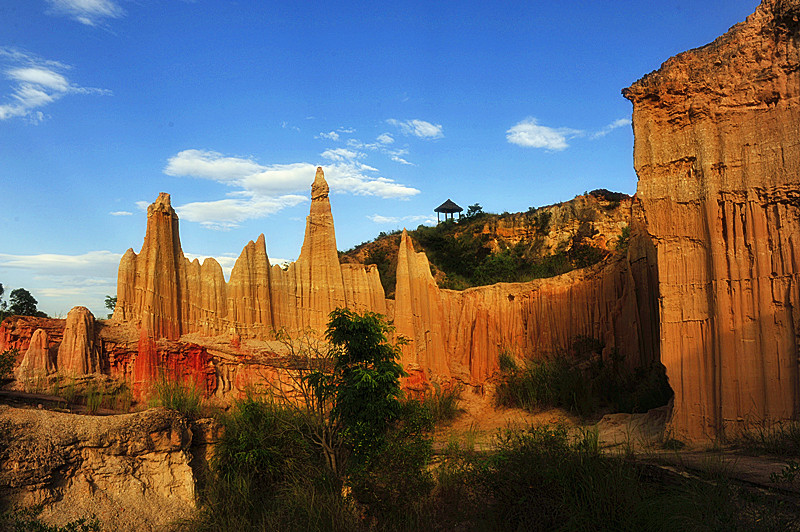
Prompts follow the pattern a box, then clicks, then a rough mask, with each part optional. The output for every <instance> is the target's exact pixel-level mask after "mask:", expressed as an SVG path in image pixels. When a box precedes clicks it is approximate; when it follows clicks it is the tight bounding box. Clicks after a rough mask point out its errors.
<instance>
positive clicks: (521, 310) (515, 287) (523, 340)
mask: <svg viewBox="0 0 800 532" xmlns="http://www.w3.org/2000/svg"><path fill="white" fill-rule="evenodd" d="M635 269H636V266H635V264H634V265H632V264H631V263H629V262H628V260H627V259H625V258H623V257H620V258H619V259H618V260H615V261H610V262H604V263H601V264H598V265H596V266H593V267H591V268H585V269H582V270H575V271H572V272H569V273H567V274H564V275H560V276H557V277H552V278H549V279H538V280H536V281H531V282H527V283H498V284H494V285H491V286H482V287H476V288H469V289H467V290H464V291H455V290H443V289H440V288H439V287H438V286H436V282H435V281H434V279H433V276H432V275H431V271H430V267H429V265H428V260H427V258H426V256H425V254H424V253H415V252H414V249H413V246H412V243H411V239H410V238H409V237H408V235H407V233H405V232H404V233H403V236H402V239H401V244H400V252H399V260H398V272H397V290H396V299H395V307H394V323H395V326H396V328H397V332H398V334H400V335H402V336H404V337H406V338H407V339H409V343H408V344H407V345H405V346H403V363H404V364H405V365H406V366H407V367H412V368H415V369H416V368H419V369H421V370H422V371H423V373H424V375H425V377H426V378H427V379H430V380H437V379H442V378H445V379H446V378H449V377H455V378H458V379H459V380H461V381H463V382H468V383H472V384H481V383H483V382H485V381H486V380H487V379H488V378H489V377H490V376H491V375H492V374H493V373H494V372H495V371H496V370H497V369H498V359H499V355H500V353H501V352H502V351H508V352H510V353H513V354H515V355H516V356H518V357H519V358H534V359H535V358H539V357H543V356H546V355H549V354H554V353H556V352H558V351H567V350H568V349H569V348H570V347H571V345H572V342H573V341H574V340H575V338H576V337H578V336H586V337H590V338H595V339H598V340H600V341H602V343H603V344H604V346H605V353H606V355H608V354H609V353H610V352H611V351H612V350H616V351H617V352H618V353H619V354H621V355H622V356H623V357H624V358H625V359H626V361H627V362H628V364H629V365H630V366H631V367H637V366H640V365H647V364H650V363H652V362H653V361H655V360H657V359H658V358H657V352H656V351H655V349H654V345H653V343H652V338H653V336H654V334H653V330H652V327H653V325H652V323H651V322H648V321H643V320H642V317H644V318H645V319H646V318H648V316H649V307H650V305H651V298H652V294H651V293H650V294H648V293H647V291H646V288H645V287H642V290H641V291H640V292H637V290H636V289H635V285H634V270H635Z"/></svg>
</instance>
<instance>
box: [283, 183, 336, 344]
mask: <svg viewBox="0 0 800 532" xmlns="http://www.w3.org/2000/svg"><path fill="white" fill-rule="evenodd" d="M328 192H329V187H328V183H327V182H326V181H325V174H324V173H323V172H322V168H321V167H320V168H317V173H316V176H315V177H314V183H313V184H312V185H311V212H310V213H309V215H308V217H307V218H306V234H305V238H304V239H303V247H302V249H301V250H300V258H298V259H297V262H296V263H295V264H294V268H293V269H292V270H291V271H292V272H293V273H294V276H295V283H296V288H295V289H296V298H297V299H296V300H297V311H298V313H299V315H300V316H301V320H300V323H299V325H300V326H301V327H304V328H305V327H308V328H311V329H312V330H317V331H319V330H324V329H325V327H326V326H327V323H328V314H330V313H331V311H333V310H334V309H335V308H337V307H345V306H346V302H345V296H344V282H343V280H342V269H341V266H340V265H339V253H338V251H337V249H336V233H335V231H334V229H333V215H332V214H331V204H330V200H329V199H328Z"/></svg>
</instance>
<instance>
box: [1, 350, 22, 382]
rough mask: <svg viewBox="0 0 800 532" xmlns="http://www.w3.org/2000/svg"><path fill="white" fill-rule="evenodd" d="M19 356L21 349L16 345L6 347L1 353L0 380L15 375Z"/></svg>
mask: <svg viewBox="0 0 800 532" xmlns="http://www.w3.org/2000/svg"><path fill="white" fill-rule="evenodd" d="M17 357H19V349H17V348H16V347H14V348H12V349H6V350H5V351H3V352H2V353H0V380H4V379H9V378H11V377H12V376H13V370H14V364H15V363H16V362H17Z"/></svg>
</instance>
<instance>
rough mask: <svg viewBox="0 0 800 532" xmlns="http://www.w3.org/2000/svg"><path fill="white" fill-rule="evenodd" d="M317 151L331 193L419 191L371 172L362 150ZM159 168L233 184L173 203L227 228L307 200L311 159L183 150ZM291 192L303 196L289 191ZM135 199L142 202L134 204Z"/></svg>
mask: <svg viewBox="0 0 800 532" xmlns="http://www.w3.org/2000/svg"><path fill="white" fill-rule="evenodd" d="M322 156H323V157H325V158H328V159H330V160H332V161H333V162H332V163H331V164H329V165H326V166H325V177H326V179H327V181H328V183H329V184H330V186H331V189H332V190H333V191H334V192H347V193H350V194H355V195H368V196H378V197H382V198H400V199H402V198H408V197H409V196H413V195H415V194H419V192H420V191H419V190H417V189H415V188H411V187H407V186H405V185H402V184H400V183H396V182H394V181H393V180H391V179H387V178H385V177H375V176H373V175H371V174H372V173H373V172H377V171H378V170H377V169H375V168H373V167H371V166H368V165H366V164H363V163H360V162H358V161H357V160H356V159H359V158H361V157H363V156H364V154H362V153H358V152H355V151H352V150H347V149H344V148H337V149H334V150H327V151H326V152H324V153H323V154H322ZM164 173H165V174H167V175H173V176H186V177H198V178H202V179H211V180H213V181H217V182H219V183H223V184H225V185H228V186H230V187H234V188H235V189H236V190H234V191H232V192H230V193H229V194H228V195H227V196H228V197H227V198H225V199H219V200H214V201H203V202H194V203H188V204H185V205H181V206H178V207H176V208H175V210H176V211H177V212H178V215H179V216H180V217H181V219H184V220H188V221H192V222H197V223H200V224H203V225H204V226H206V227H209V228H212V229H221V230H227V229H231V228H233V227H237V226H238V225H239V224H240V223H241V222H243V221H245V220H249V219H257V218H263V217H265V216H268V215H270V214H275V213H277V212H278V211H280V210H282V209H285V208H287V207H292V206H295V205H298V204H299V203H302V202H305V201H308V195H307V194H308V190H309V187H310V186H311V182H312V181H313V180H314V175H315V173H316V166H315V165H313V164H311V163H292V164H282V165H278V164H276V165H262V164H259V163H257V162H256V161H254V160H253V159H251V158H241V157H229V156H225V155H223V154H221V153H218V152H214V151H203V150H184V151H182V152H180V153H178V154H177V155H174V156H173V157H170V159H169V160H168V161H167V165H166V167H165V168H164ZM297 192H302V193H303V195H299V194H293V193H297ZM140 203H143V202H138V203H137V205H140ZM140 208H141V205H140ZM145 208H146V203H145Z"/></svg>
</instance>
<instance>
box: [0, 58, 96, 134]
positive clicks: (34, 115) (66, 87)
mask: <svg viewBox="0 0 800 532" xmlns="http://www.w3.org/2000/svg"><path fill="white" fill-rule="evenodd" d="M0 65H2V66H3V74H4V76H5V78H6V79H7V80H9V81H10V82H11V83H10V85H11V93H10V94H7V95H5V96H4V97H2V98H0V120H8V119H10V118H15V117H17V118H26V119H27V120H29V121H30V122H32V123H39V122H41V121H42V120H44V118H45V115H44V113H43V112H42V111H41V110H40V108H43V107H45V106H47V105H49V104H51V103H53V102H55V101H56V100H58V99H60V98H62V97H64V96H66V95H68V94H102V95H108V94H111V91H108V90H105V89H93V88H87V87H80V86H78V85H76V84H74V83H71V82H70V81H69V79H68V78H67V77H66V74H65V73H66V72H67V71H69V70H71V67H70V66H69V65H65V64H63V63H59V62H58V61H50V60H46V59H42V58H40V57H37V56H36V55H34V54H31V53H28V52H23V51H21V50H18V49H16V48H10V47H0Z"/></svg>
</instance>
